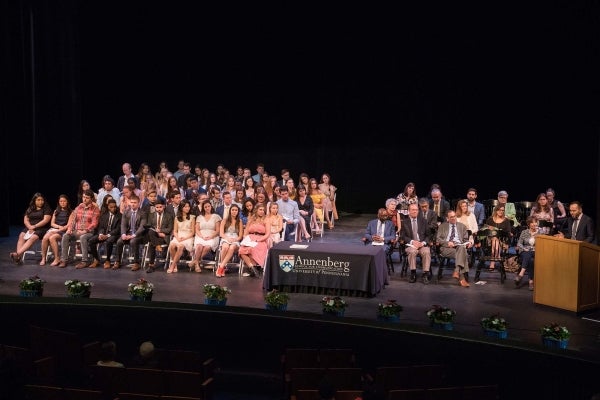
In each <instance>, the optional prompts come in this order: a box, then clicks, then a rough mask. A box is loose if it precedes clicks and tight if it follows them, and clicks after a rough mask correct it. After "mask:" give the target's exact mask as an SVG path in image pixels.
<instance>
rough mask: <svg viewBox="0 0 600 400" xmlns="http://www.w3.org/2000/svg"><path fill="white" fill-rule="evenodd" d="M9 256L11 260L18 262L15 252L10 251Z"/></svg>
mask: <svg viewBox="0 0 600 400" xmlns="http://www.w3.org/2000/svg"><path fill="white" fill-rule="evenodd" d="M10 258H11V259H12V260H13V262H15V263H18V262H19V256H18V255H17V253H14V252H13V253H10Z"/></svg>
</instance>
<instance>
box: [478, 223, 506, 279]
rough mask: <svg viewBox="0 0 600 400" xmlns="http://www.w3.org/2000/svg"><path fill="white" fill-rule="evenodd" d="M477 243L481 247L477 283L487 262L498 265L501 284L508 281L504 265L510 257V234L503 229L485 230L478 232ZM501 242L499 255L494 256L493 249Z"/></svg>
mask: <svg viewBox="0 0 600 400" xmlns="http://www.w3.org/2000/svg"><path fill="white" fill-rule="evenodd" d="M477 241H478V243H479V245H480V247H479V256H478V259H479V260H478V263H477V270H476V271H475V282H479V280H480V275H481V269H482V268H483V266H484V265H485V262H486V261H494V262H495V263H497V264H498V271H500V283H504V281H505V280H506V270H505V269H504V264H505V263H506V260H507V258H508V256H509V253H508V247H509V245H510V233H509V232H505V231H503V230H501V229H483V230H480V231H479V232H477ZM497 241H499V245H500V246H499V253H498V254H494V251H493V250H494V249H493V247H494V246H495V244H496V243H497Z"/></svg>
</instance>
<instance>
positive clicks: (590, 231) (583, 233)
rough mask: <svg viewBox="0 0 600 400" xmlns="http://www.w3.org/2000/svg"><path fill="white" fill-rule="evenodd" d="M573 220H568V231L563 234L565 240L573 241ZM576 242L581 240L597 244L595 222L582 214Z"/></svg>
mask: <svg viewBox="0 0 600 400" xmlns="http://www.w3.org/2000/svg"><path fill="white" fill-rule="evenodd" d="M573 222H574V220H573V218H571V217H569V218H568V219H567V231H566V232H563V233H564V235H565V238H567V239H571V230H572V229H573ZM575 240H581V241H583V242H588V243H592V244H596V231H595V228H594V221H592V219H591V218H590V217H588V216H587V215H585V214H581V216H580V217H579V225H577V232H576V233H575Z"/></svg>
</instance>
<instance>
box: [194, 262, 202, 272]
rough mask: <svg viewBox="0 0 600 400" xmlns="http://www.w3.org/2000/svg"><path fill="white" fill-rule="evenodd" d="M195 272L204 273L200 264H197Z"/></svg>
mask: <svg viewBox="0 0 600 400" xmlns="http://www.w3.org/2000/svg"><path fill="white" fill-rule="evenodd" d="M194 271H196V272H198V273H200V272H202V268H200V266H199V265H198V264H196V268H195V269H194Z"/></svg>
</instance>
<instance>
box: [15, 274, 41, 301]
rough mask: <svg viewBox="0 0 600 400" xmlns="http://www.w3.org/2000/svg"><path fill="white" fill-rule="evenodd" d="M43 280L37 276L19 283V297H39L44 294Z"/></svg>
mask: <svg viewBox="0 0 600 400" xmlns="http://www.w3.org/2000/svg"><path fill="white" fill-rule="evenodd" d="M44 283H46V281H45V280H43V279H42V278H40V277H39V276H37V275H35V276H31V277H29V278H27V279H23V280H22V281H21V282H19V289H20V290H19V295H20V296H21V297H41V296H42V294H43V293H44Z"/></svg>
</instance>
